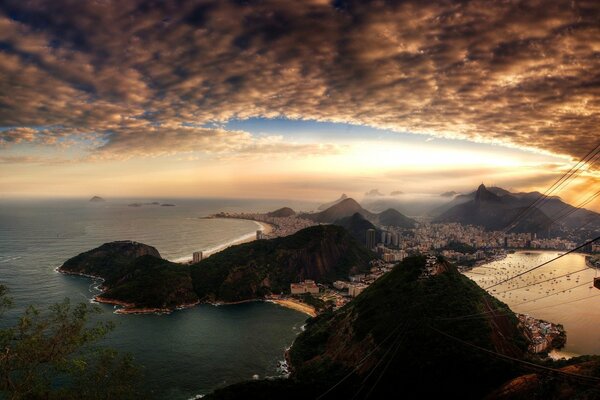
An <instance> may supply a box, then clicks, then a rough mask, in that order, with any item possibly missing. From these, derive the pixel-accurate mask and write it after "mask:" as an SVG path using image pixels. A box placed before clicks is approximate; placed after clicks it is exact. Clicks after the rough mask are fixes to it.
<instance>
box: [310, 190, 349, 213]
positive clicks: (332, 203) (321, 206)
mask: <svg viewBox="0 0 600 400" xmlns="http://www.w3.org/2000/svg"><path fill="white" fill-rule="evenodd" d="M347 198H348V196H346V194H345V193H342V195H341V196H340V198H339V199H337V200H334V201H330V202H329V203H325V204H321V205H320V206H319V207H317V210H319V211H323V210H326V209H328V208H329V207H331V206H334V205H336V204H337V203H340V202H341V201H343V200H346V199H347Z"/></svg>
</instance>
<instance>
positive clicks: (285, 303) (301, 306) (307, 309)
mask: <svg viewBox="0 0 600 400" xmlns="http://www.w3.org/2000/svg"><path fill="white" fill-rule="evenodd" d="M265 301H267V302H269V303H275V304H278V305H280V306H282V307H285V308H289V309H292V310H296V311H299V312H301V313H303V314H306V315H309V316H311V317H313V318H314V317H316V316H317V310H315V308H314V307H312V306H309V305H308V304H306V303H302V302H299V301H296V300H293V299H267V300H265Z"/></svg>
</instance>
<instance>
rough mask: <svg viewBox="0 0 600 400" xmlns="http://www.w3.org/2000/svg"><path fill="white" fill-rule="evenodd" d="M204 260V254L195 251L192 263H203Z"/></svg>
mask: <svg viewBox="0 0 600 400" xmlns="http://www.w3.org/2000/svg"><path fill="white" fill-rule="evenodd" d="M202 258H204V254H203V253H202V252H201V251H195V252H194V254H192V261H193V262H195V263H197V262H200V261H202Z"/></svg>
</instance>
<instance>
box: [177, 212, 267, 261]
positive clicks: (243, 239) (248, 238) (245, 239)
mask: <svg viewBox="0 0 600 400" xmlns="http://www.w3.org/2000/svg"><path fill="white" fill-rule="evenodd" d="M207 218H208V217H202V219H207ZM210 219H239V220H243V221H252V222H254V223H255V224H256V225H257V227H258V228H259V229H260V230H262V231H263V232H264V234H265V235H268V234H270V233H271V232H273V229H274V227H273V225H271V224H269V223H267V222H262V221H255V220H253V219H245V218H210ZM259 229H257V230H259ZM255 240H256V231H253V232H250V233H247V234H245V235H242V236H240V237H237V238H235V239H233V240H230V241H229V242H225V243H222V244H219V245H217V246H215V247H212V248H209V249H206V250H203V253H204V257H205V258H206V257H210V256H211V255H213V254H215V253H218V252H220V251H222V250H225V249H226V248H228V247H231V246H235V245H238V244H243V243H250V242H253V241H255ZM169 261H171V262H174V263H179V264H186V263H191V262H192V257H190V256H184V257H179V258H176V259H174V260H169Z"/></svg>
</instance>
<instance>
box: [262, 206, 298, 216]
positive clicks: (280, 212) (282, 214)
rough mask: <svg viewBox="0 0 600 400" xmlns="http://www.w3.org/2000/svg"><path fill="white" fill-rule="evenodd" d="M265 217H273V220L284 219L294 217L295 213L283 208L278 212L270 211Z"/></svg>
mask: <svg viewBox="0 0 600 400" xmlns="http://www.w3.org/2000/svg"><path fill="white" fill-rule="evenodd" d="M267 215H268V216H269V217H274V218H285V217H291V216H294V215H296V211H294V210H292V209H291V208H289V207H283V208H280V209H278V210H275V211H271V212H270V213H267Z"/></svg>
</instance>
